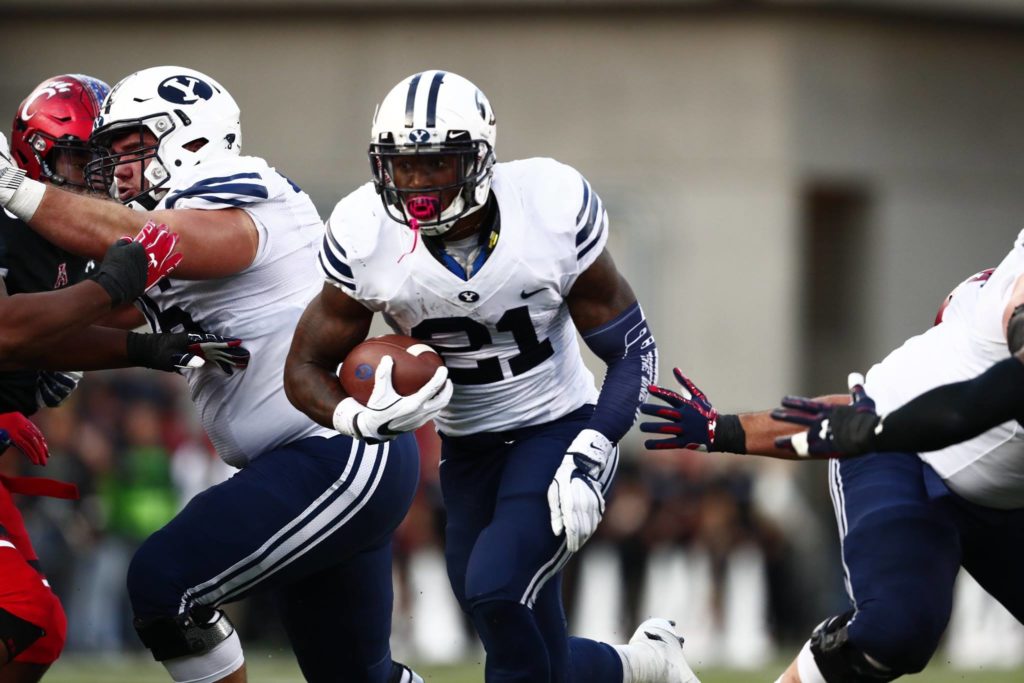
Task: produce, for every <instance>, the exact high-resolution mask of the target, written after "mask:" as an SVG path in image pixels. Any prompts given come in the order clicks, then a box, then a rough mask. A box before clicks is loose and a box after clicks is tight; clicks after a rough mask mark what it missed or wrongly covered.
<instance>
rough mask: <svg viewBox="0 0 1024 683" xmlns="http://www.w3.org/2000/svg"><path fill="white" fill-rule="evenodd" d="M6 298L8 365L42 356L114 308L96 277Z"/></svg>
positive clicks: (2, 344) (1, 343)
mask: <svg viewBox="0 0 1024 683" xmlns="http://www.w3.org/2000/svg"><path fill="white" fill-rule="evenodd" d="M2 301H3V304H2V311H3V315H2V324H0V358H2V359H3V362H4V363H6V364H8V365H11V364H14V365H23V364H24V363H25V362H28V361H33V360H35V359H38V357H39V354H40V350H41V349H43V348H46V347H47V346H49V345H51V344H53V343H55V342H57V341H58V340H60V339H61V338H63V337H65V336H68V335H69V334H70V333H71V332H75V331H76V330H78V328H80V327H82V326H84V325H88V324H89V323H91V322H92V321H93V320H96V319H97V318H99V317H100V316H102V315H103V314H104V313H106V312H108V311H110V303H111V301H110V295H109V294H107V292H106V291H105V290H104V289H103V287H102V286H100V285H99V284H97V283H96V282H94V281H92V280H86V281H85V282H81V283H79V284H77V285H74V286H73V287H68V288H67V289H62V290H58V291H55V292H45V293H40V294H16V295H14V296H10V297H7V298H5V299H3V300H2ZM71 369H75V370H78V369H81V368H77V367H73V368H71Z"/></svg>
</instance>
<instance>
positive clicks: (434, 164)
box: [391, 154, 459, 211]
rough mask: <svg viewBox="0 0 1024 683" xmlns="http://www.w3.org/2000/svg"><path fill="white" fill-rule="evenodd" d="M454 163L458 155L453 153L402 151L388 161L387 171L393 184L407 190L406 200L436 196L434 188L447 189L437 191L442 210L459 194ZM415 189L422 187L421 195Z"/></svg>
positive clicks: (456, 169)
mask: <svg viewBox="0 0 1024 683" xmlns="http://www.w3.org/2000/svg"><path fill="white" fill-rule="evenodd" d="M458 164H459V157H458V156H457V155H455V154H406V155H401V156H397V157H395V158H394V159H393V160H392V162H391V172H392V177H393V178H394V182H395V187H396V188H397V189H399V190H409V192H408V193H407V195H406V196H407V197H408V199H410V200H414V199H415V198H416V197H418V196H430V197H436V196H437V189H436V188H438V187H446V188H448V189H446V190H441V193H440V194H441V197H440V200H441V210H442V211H443V210H444V209H446V208H448V206H449V205H450V204H451V203H452V201H453V200H454V199H455V197H456V196H458V194H459V188H458V187H455V185H456V184H457V183H458V182H459V169H458ZM416 190H423V193H422V195H418V194H417V193H416Z"/></svg>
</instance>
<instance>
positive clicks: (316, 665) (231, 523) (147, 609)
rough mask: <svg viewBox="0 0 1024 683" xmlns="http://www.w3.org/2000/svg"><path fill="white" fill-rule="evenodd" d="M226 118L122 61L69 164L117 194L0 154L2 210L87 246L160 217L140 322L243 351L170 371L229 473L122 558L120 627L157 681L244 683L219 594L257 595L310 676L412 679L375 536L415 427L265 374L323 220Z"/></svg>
mask: <svg viewBox="0 0 1024 683" xmlns="http://www.w3.org/2000/svg"><path fill="white" fill-rule="evenodd" d="M239 119H240V113H239V109H238V105H237V104H236V103H235V100H234V99H233V98H232V97H231V95H230V94H229V93H228V91H227V90H226V89H225V88H224V87H223V86H221V85H220V84H219V83H218V82H217V81H215V80H214V79H212V78H210V77H209V76H207V75H205V74H202V73H200V72H198V71H194V70H191V69H186V68H182V67H175V66H164V67H154V68H150V69H145V70H142V71H139V72H136V73H134V74H132V75H130V76H128V77H126V78H124V79H122V80H121V82H120V83H118V84H117V85H115V86H114V88H113V89H112V90H111V92H110V94H109V95H108V96H107V98H106V99H105V100H104V102H103V104H102V106H101V110H100V117H99V119H98V120H97V122H96V128H95V130H94V132H93V135H92V137H91V142H92V145H93V147H94V148H95V149H97V150H98V151H99V156H98V157H97V158H96V159H95V160H94V161H92V162H91V163H90V164H89V166H88V167H87V169H86V172H87V177H88V179H89V181H90V183H91V185H92V186H94V187H96V186H102V187H103V188H104V189H106V190H108V191H109V193H110V194H111V195H112V196H113V197H115V198H116V199H119V200H120V202H112V201H104V200H99V199H94V198H91V197H86V196H82V195H77V194H72V193H70V192H64V191H61V190H59V189H55V188H53V187H50V186H44V185H42V184H40V183H37V182H35V181H33V180H31V179H27V178H25V177H24V173H23V172H21V171H18V170H17V169H15V168H14V167H12V166H9V165H8V166H4V165H2V164H0V204H3V205H4V206H5V207H6V208H7V209H8V210H9V211H11V212H12V213H13V214H15V215H16V216H18V217H19V218H21V219H22V220H24V221H25V222H27V223H28V224H29V225H30V226H31V227H32V228H33V229H34V230H36V231H37V232H39V233H40V234H41V235H43V236H44V237H46V238H47V239H48V240H49V241H51V242H53V243H55V244H57V245H59V246H61V247H63V248H65V249H67V250H69V251H72V252H75V253H79V254H83V255H86V256H91V257H96V256H98V255H100V254H102V252H103V249H104V248H105V247H106V245H107V244H109V243H110V242H111V241H112V240H113V239H116V238H117V237H118V236H120V235H121V234H124V233H125V232H127V231H128V229H129V227H130V226H133V225H136V224H137V223H139V222H142V221H144V220H145V219H146V218H147V217H149V218H154V219H156V220H158V221H160V222H163V223H167V224H169V225H171V226H172V229H173V230H174V231H175V232H177V233H178V234H179V235H180V237H181V241H180V243H179V248H180V250H181V252H182V254H183V255H184V257H185V260H184V262H183V265H182V266H181V267H180V269H179V270H178V271H177V272H176V273H175V278H174V279H173V280H169V281H167V282H165V283H164V284H163V285H161V286H159V287H158V288H156V289H154V290H153V291H151V292H150V294H149V295H147V296H146V297H144V298H143V300H142V301H143V306H142V309H143V313H144V314H145V318H146V319H147V320H148V321H149V323H150V324H151V326H152V327H153V328H154V329H155V330H166V331H183V332H191V333H196V334H206V333H211V332H213V333H216V332H221V331H225V330H230V331H231V332H232V333H233V334H236V335H238V336H239V337H242V338H243V339H245V341H246V345H247V346H248V347H249V349H250V350H251V352H252V362H251V364H249V366H248V368H247V369H244V370H242V371H235V372H233V373H231V374H227V373H224V372H220V371H218V370H215V369H212V368H210V367H204V368H199V369H195V370H187V371H186V372H185V374H186V377H187V379H188V382H189V385H190V388H191V392H192V397H193V400H194V402H195V404H196V408H197V410H198V412H199V414H200V417H201V419H202V421H203V425H204V427H205V429H206V432H207V434H208V435H209V437H210V439H211V441H212V442H213V444H214V446H215V447H216V449H217V452H218V454H219V455H220V457H221V458H222V459H224V460H225V461H226V462H228V463H229V464H231V465H234V466H236V467H239V468H241V469H240V471H239V472H238V473H237V474H236V475H235V476H233V477H232V478H230V479H229V480H227V481H225V482H223V483H221V484H218V485H216V486H213V487H211V488H209V489H208V490H206V491H205V492H203V493H201V494H199V495H198V496H196V497H195V498H193V499H192V500H191V501H190V502H189V504H188V505H187V506H186V507H185V509H184V510H182V512H181V513H179V514H178V516H177V517H175V518H174V519H173V520H172V521H171V522H170V523H169V524H168V525H167V526H165V527H164V528H163V529H161V530H160V531H158V532H156V533H155V534H153V535H152V536H151V537H150V538H149V539H147V540H146V541H145V542H144V543H143V544H142V546H141V547H140V548H139V550H138V551H137V552H136V554H135V557H134V558H133V560H132V564H131V566H130V568H129V570H128V592H129V597H130V598H131V603H132V609H133V612H134V615H135V628H136V630H137V631H138V633H139V636H140V638H141V640H142V642H143V643H144V644H145V645H146V646H147V647H148V648H149V649H150V650H151V651H152V653H153V656H154V657H155V658H156V659H157V660H159V661H160V662H162V663H163V665H164V666H165V667H166V668H167V670H168V672H169V673H170V675H171V678H173V679H174V680H175V681H179V682H184V681H189V682H190V683H213V682H214V681H230V682H231V683H237V682H239V681H244V680H245V677H246V674H245V666H244V657H243V653H242V647H241V644H240V642H239V637H238V634H237V633H235V630H234V628H233V626H232V625H231V622H230V621H229V619H228V617H227V616H226V615H225V614H224V613H223V612H222V611H221V610H220V609H219V606H220V605H222V604H224V603H227V602H231V601H234V600H238V599H240V598H242V597H245V596H246V595H248V594H250V593H252V592H253V591H270V592H272V593H273V594H274V595H275V597H276V598H278V599H279V602H280V605H281V614H282V618H283V620H284V624H285V628H286V630H287V633H288V636H289V638H290V639H291V642H292V645H293V649H294V651H295V653H296V655H297V658H298V662H299V666H300V668H301V669H302V672H303V674H304V676H305V677H306V679H307V680H309V681H316V682H324V683H326V682H330V683H334V682H336V681H340V680H360V681H367V682H368V683H410V682H411V681H417V680H419V677H418V676H416V675H415V674H413V673H412V672H411V671H410V670H409V669H408V668H407V667H404V666H402V665H400V664H397V663H394V662H392V660H391V653H390V648H389V644H388V639H389V636H390V627H391V601H392V592H391V591H392V588H391V564H390V558H391V543H390V541H391V532H392V531H393V530H394V528H395V527H397V525H398V523H399V522H400V521H401V520H402V517H403V516H404V515H405V512H406V510H407V509H408V506H409V504H410V502H411V500H412V497H413V493H414V491H415V488H416V482H417V477H418V466H419V461H418V458H417V456H416V450H415V449H416V445H415V441H414V439H413V437H412V436H411V435H409V436H404V437H401V438H398V439H395V440H394V441H391V442H388V443H382V444H368V443H365V442H362V441H357V440H355V439H352V438H351V437H349V436H345V435H339V434H337V433H336V432H334V431H333V430H329V429H325V428H323V427H321V426H319V425H317V424H315V423H314V422H312V421H311V420H309V419H308V418H307V417H306V416H305V415H303V414H302V413H300V412H299V411H297V410H295V408H293V407H292V406H291V405H290V404H289V403H288V400H287V398H286V397H285V395H284V391H283V387H282V372H281V368H282V367H283V365H284V361H285V356H286V354H287V351H288V346H289V343H290V342H291V337H292V332H293V330H294V327H295V323H296V321H297V320H298V318H299V315H300V314H301V312H302V310H303V309H304V308H305V306H306V304H307V303H308V302H309V300H310V299H311V298H312V297H313V296H314V295H315V294H316V293H317V291H318V290H319V288H320V286H321V284H322V282H323V280H322V278H321V277H320V275H319V274H318V273H317V271H316V269H315V268H313V267H311V266H312V265H313V263H314V262H315V260H316V251H317V247H318V245H319V243H320V239H321V237H322V235H323V223H322V222H321V220H320V218H319V216H318V215H317V212H316V209H315V208H314V206H313V203H312V201H311V200H310V199H309V197H308V196H307V195H306V194H305V193H304V192H302V191H301V190H300V189H299V188H298V187H296V186H295V185H294V184H293V183H291V182H290V181H289V180H288V179H287V178H285V177H284V176H282V175H281V174H280V173H278V172H277V171H276V170H274V169H273V168H271V167H270V166H269V165H268V164H267V162H266V161H264V160H263V159H260V158H257V157H249V156H241V154H240V147H241V142H242V131H241V127H240V121H239ZM140 317H141V316H140ZM141 336H151V335H141ZM230 354H231V349H226V350H225V351H224V358H223V361H224V363H223V365H225V366H227V367H230V366H231V364H232V362H233V361H234V360H235V359H234V358H233V357H232V356H231V355H230ZM210 365H212V364H210ZM444 382H445V378H444V377H443V376H442V377H440V379H439V381H436V382H435V384H434V385H433V386H432V387H430V388H429V390H430V392H431V393H433V392H435V391H437V389H438V388H439V387H440V386H441V385H443V383H444ZM430 417H431V416H430V415H429V414H428V415H426V416H424V418H423V419H424V420H427V419H429V418H430Z"/></svg>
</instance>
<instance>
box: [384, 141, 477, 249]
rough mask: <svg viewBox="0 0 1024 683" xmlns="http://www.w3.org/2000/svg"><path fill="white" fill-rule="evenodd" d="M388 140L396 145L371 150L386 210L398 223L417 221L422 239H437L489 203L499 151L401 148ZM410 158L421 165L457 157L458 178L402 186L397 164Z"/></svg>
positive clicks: (463, 146)
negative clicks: (397, 176)
mask: <svg viewBox="0 0 1024 683" xmlns="http://www.w3.org/2000/svg"><path fill="white" fill-rule="evenodd" d="M451 136H452V133H451V132H449V137H451ZM387 137H391V138H392V140H387V139H385V140H382V141H381V142H377V143H373V144H371V145H370V152H369V156H370V170H371V172H372V173H373V182H374V186H375V187H376V189H377V192H378V193H380V195H381V198H382V199H383V203H384V210H385V211H386V212H387V214H388V216H389V217H390V218H392V219H393V220H395V221H397V222H399V223H403V224H405V225H411V224H412V221H413V220H415V222H416V223H417V224H418V227H419V229H420V230H422V231H423V234H425V235H434V236H436V235H441V234H444V233H445V232H447V231H448V230H449V229H450V228H451V227H452V226H453V225H454V224H455V223H456V222H457V221H458V220H459V219H460V218H464V217H465V216H468V215H469V214H471V213H473V212H474V211H477V210H478V209H479V208H480V207H481V206H483V205H484V204H485V203H486V202H487V195H488V193H489V191H490V184H491V183H490V181H491V173H492V170H493V166H494V150H493V149H492V148H491V145H490V144H489V143H488V142H486V141H484V140H476V141H468V142H465V143H463V142H456V143H452V142H448V143H440V144H411V145H397V144H395V143H394V142H393V136H391V135H390V134H388V136H387ZM455 137H459V135H458V134H456V135H455ZM465 137H468V135H466V136H465ZM410 156H411V157H416V159H417V161H419V162H421V163H422V162H424V161H426V163H429V159H430V158H438V157H452V158H454V159H455V179H454V180H453V182H451V183H447V184H444V185H431V186H418V187H398V186H397V184H396V182H395V177H396V171H395V164H396V163H400V162H401V159H402V158H407V157H410Z"/></svg>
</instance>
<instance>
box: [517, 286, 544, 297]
mask: <svg viewBox="0 0 1024 683" xmlns="http://www.w3.org/2000/svg"><path fill="white" fill-rule="evenodd" d="M545 289H547V287H541V288H540V289H535V290H533V291H532V292H527V291H526V290H525V289H524V290H522V291H521V292H519V296H521V297H522V298H524V299H529V298H530V297H531V296H533V295H534V294H540V293H541V292H543V291H544V290H545Z"/></svg>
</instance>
